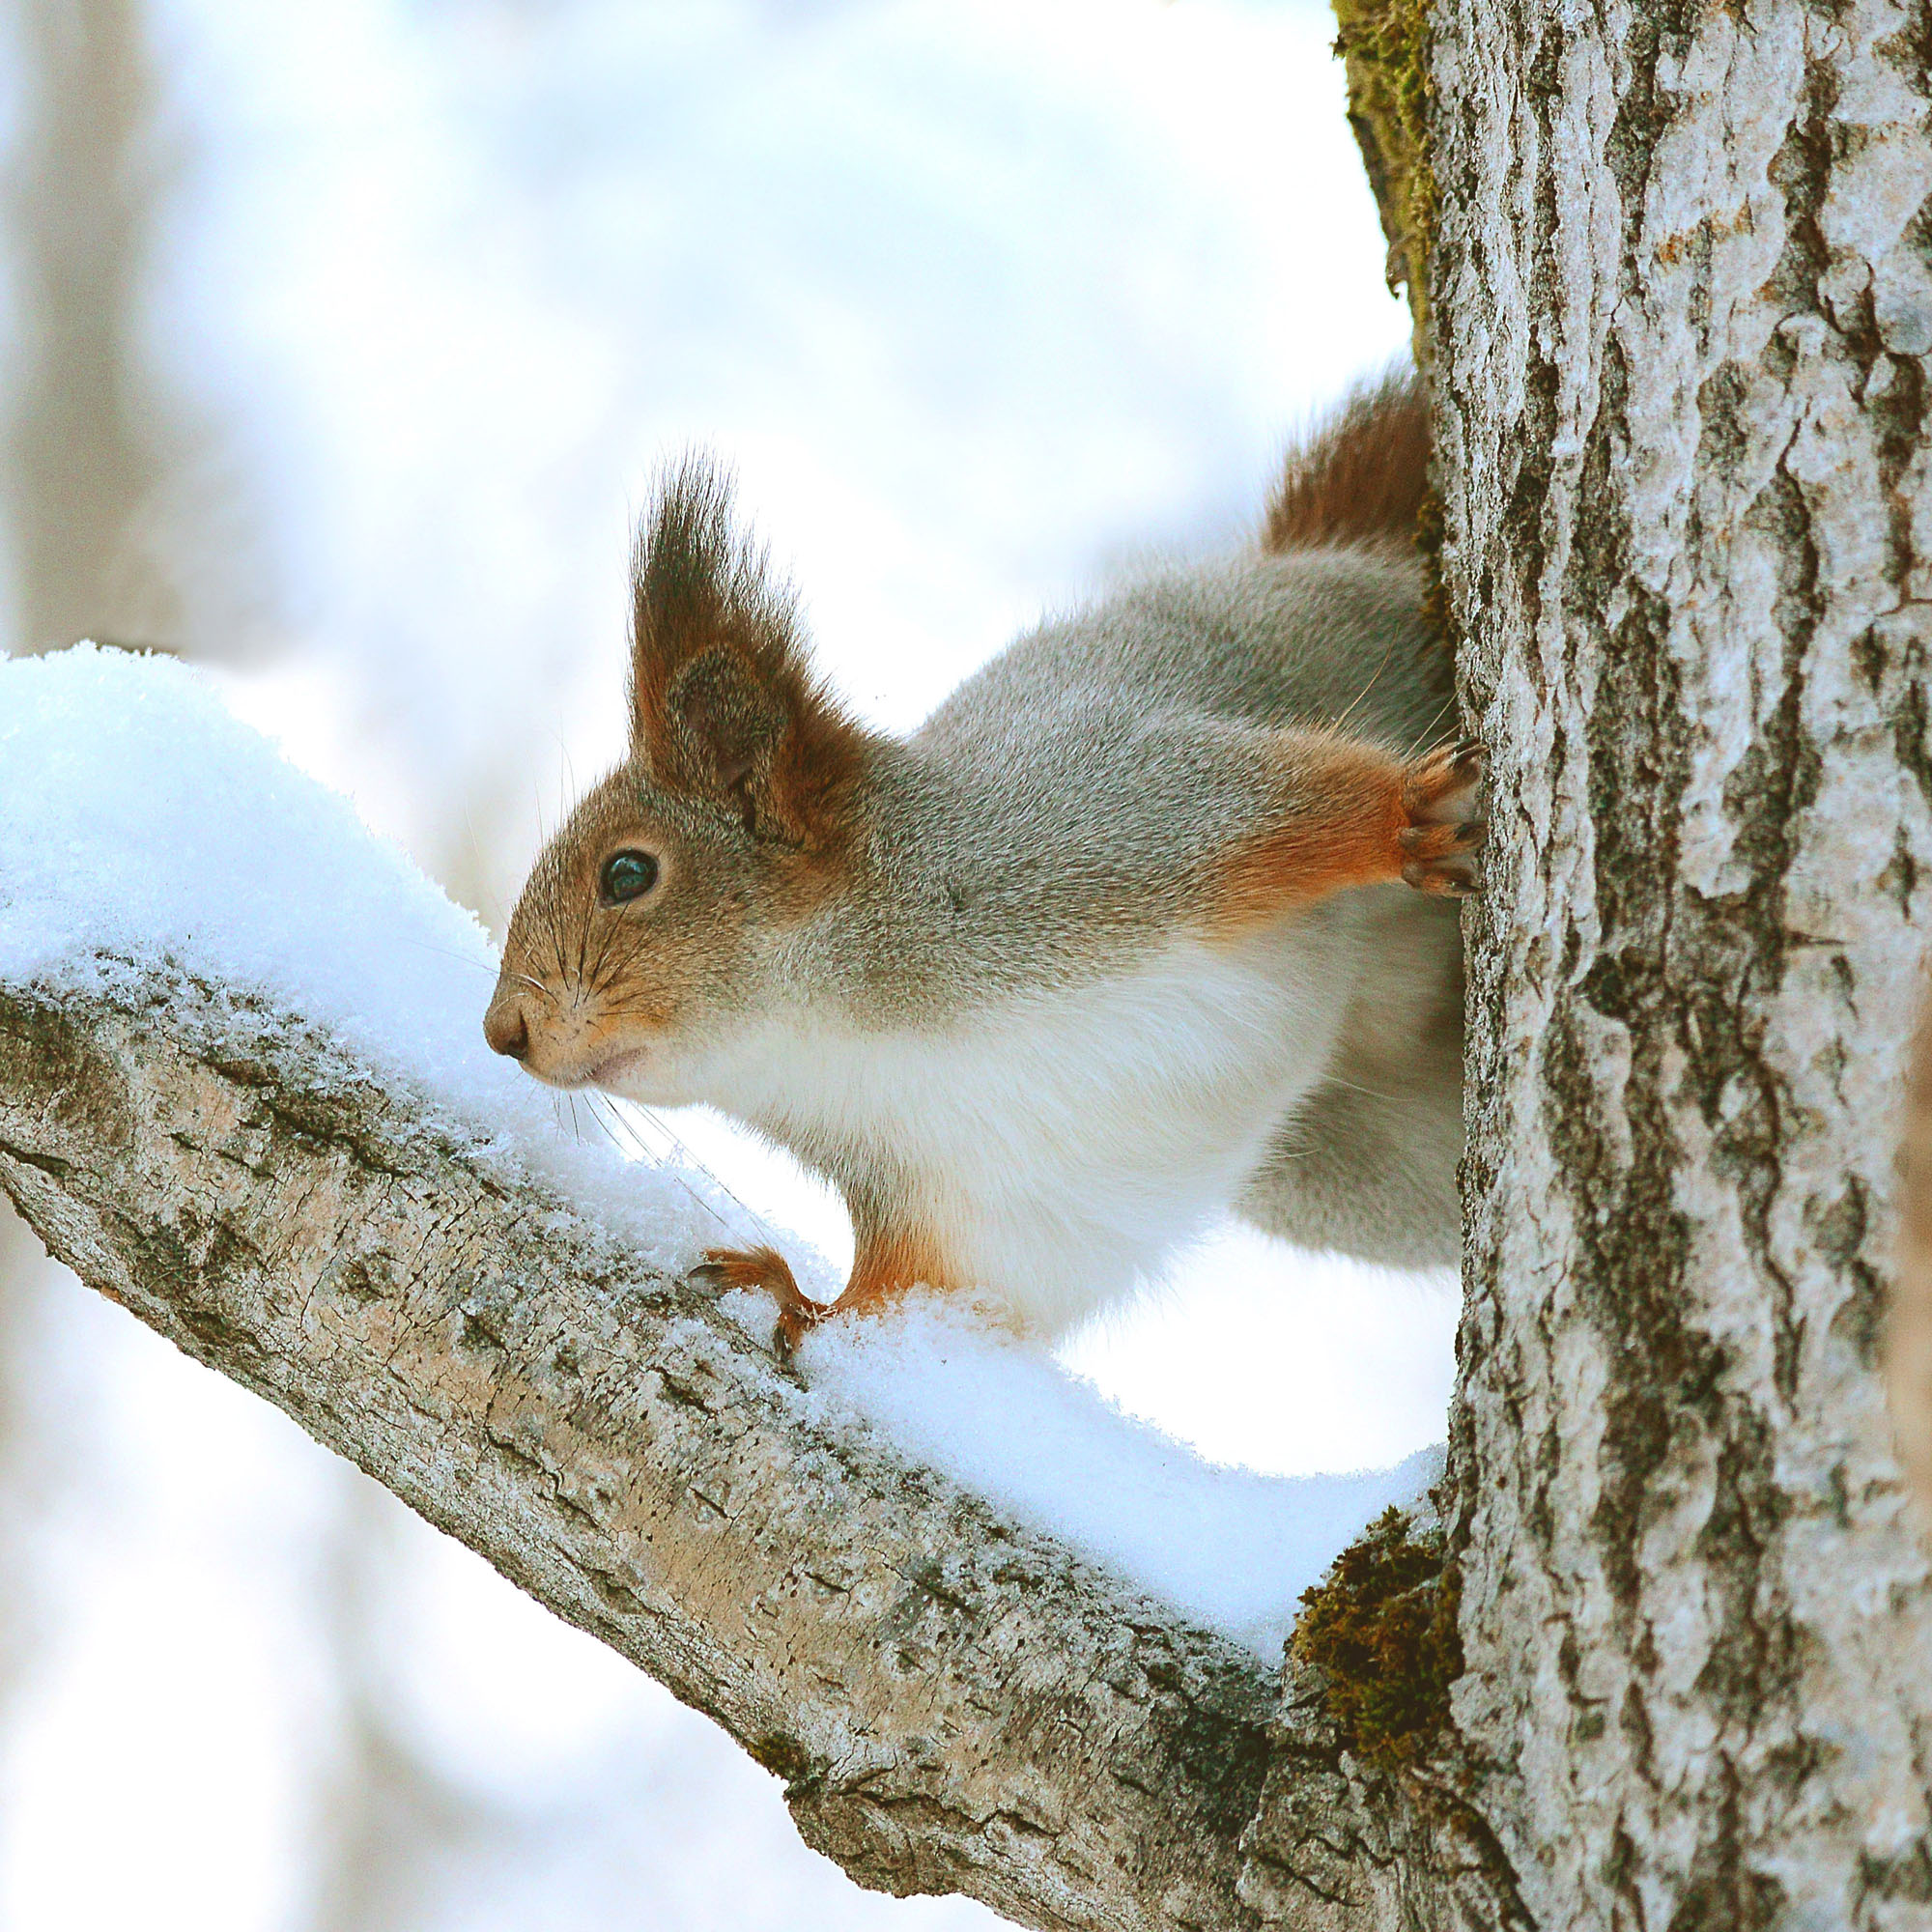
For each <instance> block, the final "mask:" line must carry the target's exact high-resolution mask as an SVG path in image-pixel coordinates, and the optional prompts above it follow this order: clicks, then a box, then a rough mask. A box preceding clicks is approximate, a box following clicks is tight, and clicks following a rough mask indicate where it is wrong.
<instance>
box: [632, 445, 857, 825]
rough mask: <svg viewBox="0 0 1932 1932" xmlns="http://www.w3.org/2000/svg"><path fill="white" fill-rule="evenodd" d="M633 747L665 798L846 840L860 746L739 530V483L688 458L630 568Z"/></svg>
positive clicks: (784, 596)
mask: <svg viewBox="0 0 1932 1932" xmlns="http://www.w3.org/2000/svg"><path fill="white" fill-rule="evenodd" d="M632 592H633V599H632V639H631V642H632V660H631V740H632V748H633V751H634V753H635V754H636V755H637V756H639V758H641V759H642V760H643V761H644V763H645V764H646V765H647V766H648V767H649V769H650V772H651V776H652V778H653V779H654V780H655V781H657V782H658V783H660V784H662V785H664V786H665V787H666V788H667V789H668V790H671V791H674V792H679V793H682V794H684V795H686V796H689V797H693V798H696V799H699V800H702V801H704V802H706V803H708V804H711V805H714V806H717V807H719V808H721V809H722V810H727V811H730V812H732V813H733V814H734V815H742V816H743V817H744V819H745V822H746V824H747V826H748V827H749V828H750V829H751V830H752V832H753V834H754V835H755V836H757V837H759V838H767V839H772V840H776V841H777V842H780V843H782V844H788V845H804V846H813V845H819V844H823V843H826V842H829V841H830V840H831V839H833V838H836V837H837V834H838V829H839V821H840V815H841V813H842V811H843V810H844V808H845V807H846V806H847V805H848V804H849V802H850V798H851V794H852V791H853V786H854V782H855V781H856V780H857V778H858V775H859V772H860V769H861V766H862V764H863V758H864V745H865V739H864V734H863V733H862V732H861V731H860V729H859V727H858V726H857V725H854V724H853V723H852V722H851V720H850V719H848V718H846V717H845V715H844V714H843V713H842V712H841V711H840V710H839V709H838V705H837V704H836V703H834V701H833V700H832V699H831V698H830V697H829V696H827V695H826V694H825V692H824V691H823V690H822V689H821V688H820V686H819V684H818V682H817V680H816V678H815V677H814V676H813V675H812V670H811V665H810V656H809V653H808V651H807V648H806V644H805V641H804V639H803V637H802V636H801V634H800V627H799V622H798V610H797V601H796V599H795V598H794V596H793V595H792V591H791V587H790V585H789V584H787V583H785V582H783V581H782V580H781V579H775V578H774V577H773V576H772V575H771V571H770V566H769V562H768V560H767V557H766V554H765V552H764V550H763V548H762V547H761V546H758V545H755V544H753V543H752V542H751V541H750V540H748V539H746V538H742V537H740V536H739V535H738V534H737V533H736V532H735V531H734V529H733V527H732V520H731V483H730V479H729V477H728V476H726V475H725V474H724V473H723V472H721V471H720V470H719V469H717V468H716V467H715V466H714V465H713V464H712V463H710V462H709V461H708V460H707V459H706V458H704V457H703V456H701V455H690V456H687V457H685V458H684V460H683V461H682V462H680V463H679V464H677V465H676V466H675V468H673V469H670V470H669V471H668V473H667V474H666V475H665V477H664V479H663V480H662V481H661V483H660V484H659V486H658V490H657V493H656V496H655V497H654V499H653V502H652V505H651V510H650V514H649V516H648V517H647V518H646V519H645V521H644V526H643V528H642V530H641V531H640V532H639V537H638V546H637V551H636V554H635V557H634V561H633V566H632Z"/></svg>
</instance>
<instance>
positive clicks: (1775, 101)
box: [1430, 0, 1932, 1928]
mask: <svg viewBox="0 0 1932 1932" xmlns="http://www.w3.org/2000/svg"><path fill="white" fill-rule="evenodd" d="M1929 51H1932V25H1928V16H1927V13H1926V10H1925V9H1924V7H1923V6H1922V5H1921V6H1917V7H1912V8H1906V7H1900V6H1894V5H1889V4H1883V3H1882V0H1847V3H1846V4H1843V5H1830V6H1827V5H1822V4H1821V5H1803V4H1798V0H1747V4H1746V5H1741V6H1729V5H1726V6H1719V5H1709V6H1697V7H1690V6H1682V7H1679V6H1669V7H1642V6H1632V5H1610V6H1605V7H1601V8H1597V9H1591V10H1578V9H1563V10H1558V9H1555V8H1553V7H1549V6H1545V5H1537V4H1534V0H1438V5H1437V8H1436V13H1435V46H1434V56H1433V58H1434V75H1435V90H1436V97H1437V106H1436V118H1435V181H1436V185H1437V189H1438V194H1439V204H1438V217H1437V218H1438V228H1437V239H1436V253H1435V259H1434V262H1433V265H1432V271H1431V277H1430V280H1431V289H1432V295H1433V298H1434V301H1433V315H1434V319H1435V379H1436V384H1437V407H1438V423H1439V432H1440V468H1441V478H1440V480H1441V486H1442V491H1443V496H1444V502H1445V523H1446V536H1447V541H1446V544H1445V548H1444V553H1443V570H1444V577H1445V581H1446V583H1447V586H1448V590H1449V594H1450V601H1451V609H1452V611H1453V612H1454V615H1455V618H1456V620H1457V623H1458V626H1459V628H1460V631H1461V633H1462V636H1463V647H1464V663H1465V668H1466V675H1467V682H1468V695H1469V697H1470V700H1471V706H1472V710H1473V713H1474V715H1475V717H1476V719H1477V720H1478V722H1479V724H1480V727H1481V730H1482V733H1483V735H1484V737H1485V739H1486V740H1487V742H1488V743H1489V745H1490V747H1491V751H1492V757H1493V769H1494V772H1495V790H1496V813H1495V838H1494V846H1493V851H1492V866H1491V873H1490V896H1489V897H1488V899H1487V900H1486V902H1485V903H1484V905H1483V907H1482V908H1481V910H1480V912H1479V914H1478V915H1477V917H1476V920H1475V923H1474V926H1473V931H1474V934H1475V937H1476V944H1475V946H1474V953H1473V970H1472V993H1471V997H1472V1021H1473V1037H1472V1047H1471V1074H1472V1077H1471V1082H1470V1106H1471V1139H1470V1160H1469V1166H1468V1170H1467V1174H1466V1192H1467V1197H1468V1201H1469V1205H1470V1227H1469V1240H1468V1243H1467V1257H1466V1270H1467V1289H1468V1297H1469V1298H1468V1307H1467V1311H1466V1314H1465V1320H1464V1327H1463V1336H1462V1342H1461V1365H1462V1378H1461V1388H1460V1391H1459V1397H1458V1405H1457V1411H1456V1416H1455V1418H1454V1425H1453V1427H1454V1435H1453V1443H1452V1449H1453V1463H1454V1467H1455V1469H1456V1471H1457V1473H1458V1475H1459V1478H1460V1485H1461V1487H1460V1502H1459V1506H1458V1511H1457V1524H1456V1540H1457V1542H1458V1544H1459V1546H1460V1551H1461V1558H1462V1568H1463V1643H1464V1649H1465V1656H1466V1662H1467V1674H1466V1676H1465V1677H1464V1678H1463V1681H1462V1683H1461V1685H1460V1686H1459V1688H1458V1691H1457V1696H1456V1712H1457V1717H1458V1720H1459V1723H1460V1725H1461V1728H1462V1731H1463V1736H1464V1740H1465V1743H1466V1745H1467V1747H1468V1748H1469V1750H1470V1752H1471V1754H1472V1758H1473V1761H1474V1763H1475V1765H1476V1767H1477V1773H1476V1775H1475V1776H1474V1782H1473V1783H1472V1785H1471V1787H1470V1788H1471V1791H1472V1794H1473V1803H1474V1804H1475V1807H1476V1809H1477V1810H1478V1811H1479V1813H1480V1814H1481V1816H1482V1817H1483V1818H1484V1819H1485V1820H1486V1821H1487V1823H1488V1824H1489V1826H1490V1827H1491V1829H1492V1831H1493V1832H1494V1833H1495V1836H1496V1838H1497V1840H1498V1842H1499V1843H1500V1844H1501V1845H1502V1847H1503V1848H1504V1850H1505V1852H1506V1854H1507V1857H1508V1859H1509V1861H1510V1863H1511V1865H1512V1866H1513V1868H1514V1870H1515V1872H1516V1874H1517V1877H1518V1881H1519V1884H1520V1890H1521V1896H1522V1899H1523V1902H1524V1904H1525V1907H1526V1909H1527V1910H1528V1912H1529V1913H1530V1915H1531V1917H1532V1918H1534V1919H1535V1920H1536V1922H1538V1923H1539V1924H1545V1925H1548V1926H1551V1927H1558V1926H1560V1927H1566V1928H1567V1927H1572V1926H1596V1925H1619V1926H1623V1925H1628V1926H1638V1925H1641V1926H1650V1927H1665V1926H1670V1927H1690V1926H1706V1925H1708V1926H1726V1927H1729V1926H1753V1927H1755V1926H1794V1927H1795V1926H1800V1925H1803V1926H1807V1927H1808V1926H1827V1925H1830V1926H1840V1925H1844V1926H1871V1927H1877V1926H1881V1925H1884V1926H1903V1925H1919V1926H1923V1925H1926V1924H1932V1806H1929V1804H1928V1797H1927V1788H1928V1782H1932V1778H1928V1773H1929V1772H1932V1590H1929V1589H1928V1577H1927V1560H1926V1554H1925V1551H1924V1549H1923V1548H1921V1547H1920V1546H1919V1544H1918V1542H1917V1541H1916V1540H1915V1538H1914V1537H1913V1535H1912V1534H1911V1524H1910V1522H1909V1520H1908V1519H1907V1516H1906V1514H1905V1511H1904V1507H1903V1496H1902V1492H1901V1488H1900V1483H1899V1472H1898V1467H1897V1463H1896V1461H1895V1459H1894V1454H1893V1450H1892V1446H1891V1442H1890V1439H1889V1428H1888V1421H1887V1416H1886V1412H1885V1407H1884V1403H1883V1394H1882V1386H1881V1379H1880V1378H1879V1377H1878V1375H1877V1374H1876V1373H1875V1342H1876V1337H1877V1335H1878V1333H1879V1329H1880V1318H1881V1309H1882V1303H1883V1296H1884V1287H1885V1283H1886V1281H1887V1278H1888V1276H1889V1269H1890V1263H1891V1253H1892V1242H1893V1236H1894V1227H1893V1208H1892V1205H1891V1202H1892V1194H1893V1184H1892V1158H1893V1152H1894V1149H1895V1147H1896V1127H1897V1120H1898V1100H1899V1094H1900V1088H1901V1075H1902V1063H1903V1060H1904V1057H1905V1051H1906V1046H1907V1042H1908V1040H1909V1038H1910V1036H1911V1031H1912V1024H1913V1018H1914V1012H1915V1009H1916V1005H1917V995H1918V984H1919V973H1920V964H1921V958H1922V955H1923V952H1924V935H1925V932H1926V921H1927V916H1928V912H1932V898H1928V888H1932V872H1928V869H1927V868H1928V865H1932V753H1928V746H1927V742H1926V717H1927V702H1926V662H1927V646H1928V634H1932V603H1928V601H1927V600H1928V597H1932V545H1928V536H1932V522H1929V521H1928V520H1932V497H1928V493H1927V490H1926V474H1927V464H1928V455H1927V444H1926V436H1925V396H1926V374H1927V371H1926V362H1925V357H1926V352H1927V350H1928V349H1932V248H1929V247H1928V242H1929V241H1932V208H1928V203H1927V195H1928V191H1932V131H1928V130H1929V129H1932V122H1928V102H1927V87H1928V80H1927V58H1928V52H1929Z"/></svg>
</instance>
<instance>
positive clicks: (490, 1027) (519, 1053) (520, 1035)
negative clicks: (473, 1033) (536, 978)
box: [483, 999, 530, 1060]
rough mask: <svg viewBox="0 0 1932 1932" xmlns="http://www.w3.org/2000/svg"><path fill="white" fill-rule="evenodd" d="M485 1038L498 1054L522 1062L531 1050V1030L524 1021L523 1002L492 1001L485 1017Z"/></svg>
mask: <svg viewBox="0 0 1932 1932" xmlns="http://www.w3.org/2000/svg"><path fill="white" fill-rule="evenodd" d="M483 1037H484V1038H485V1039H487V1040H488V1041H489V1042H490V1045H491V1048H492V1050H493V1051H495V1052H497V1053H507V1054H508V1055H509V1056H510V1058H511V1059H512V1060H521V1059H523V1057H524V1056H525V1054H526V1053H528V1052H529V1050H530V1030H529V1027H528V1026H527V1024H526V1022H525V1019H524V1005H523V1002H522V1001H521V1000H514V999H513V1000H492V1001H491V1002H490V1010H489V1011H488V1012H487V1013H485V1014H484V1015H483Z"/></svg>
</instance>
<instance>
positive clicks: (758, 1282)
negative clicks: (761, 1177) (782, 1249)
mask: <svg viewBox="0 0 1932 1932" xmlns="http://www.w3.org/2000/svg"><path fill="white" fill-rule="evenodd" d="M691 1279H692V1280H693V1281H701V1282H702V1283H704V1285H705V1286H706V1287H707V1288H716V1289H721V1290H723V1289H727V1288H762V1289H763V1290H764V1291H765V1293H767V1294H769V1295H770V1296H771V1297H772V1299H773V1300H774V1301H776V1302H777V1303H778V1305H779V1321H778V1326H777V1328H776V1329H775V1330H774V1331H773V1334H772V1353H773V1354H775V1355H776V1356H777V1357H778V1358H779V1360H780V1361H781V1362H789V1361H790V1360H791V1358H792V1357H793V1356H794V1355H795V1354H797V1352H798V1347H799V1344H800V1343H801V1342H803V1341H804V1340H805V1338H806V1336H807V1335H808V1334H810V1331H811V1330H812V1329H813V1328H815V1327H817V1325H818V1324H819V1322H821V1321H824V1319H825V1318H826V1316H827V1315H828V1314H830V1313H831V1309H830V1307H829V1306H828V1305H827V1304H826V1303H823V1302H817V1301H810V1300H808V1299H807V1298H806V1296H805V1295H804V1294H802V1293H800V1292H799V1286H798V1283H797V1282H796V1281H795V1280H794V1279H793V1278H792V1271H791V1264H789V1263H788V1262H787V1261H786V1260H785V1258H784V1257H783V1256H782V1255H781V1254H780V1253H779V1251H778V1250H777V1249H776V1248H712V1249H709V1250H707V1252H706V1254H705V1256H704V1259H703V1260H702V1261H701V1262H699V1263H698V1264H697V1265H696V1267H695V1268H693V1269H692V1270H691Z"/></svg>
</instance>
